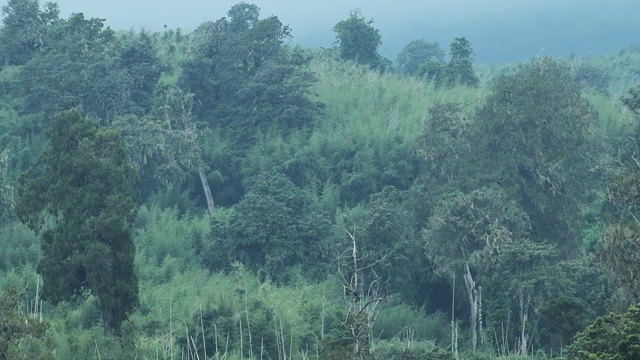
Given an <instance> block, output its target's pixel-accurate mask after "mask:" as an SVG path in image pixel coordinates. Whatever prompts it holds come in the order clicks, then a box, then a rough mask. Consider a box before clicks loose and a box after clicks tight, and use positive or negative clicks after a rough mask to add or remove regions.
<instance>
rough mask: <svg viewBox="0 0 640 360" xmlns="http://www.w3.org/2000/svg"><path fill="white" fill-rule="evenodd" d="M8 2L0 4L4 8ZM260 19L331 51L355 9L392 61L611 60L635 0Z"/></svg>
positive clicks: (122, 6)
mask: <svg viewBox="0 0 640 360" xmlns="http://www.w3.org/2000/svg"><path fill="white" fill-rule="evenodd" d="M6 1H7V0H0V4H1V5H5V4H6ZM41 2H45V0H41ZM57 2H58V4H59V5H60V8H61V11H62V15H63V16H64V17H67V16H68V15H69V14H70V13H72V12H83V13H84V14H85V16H87V17H99V18H105V19H106V20H107V24H108V25H109V26H111V28H113V29H132V28H133V29H139V28H142V27H144V28H146V29H149V30H162V29H163V26H164V25H167V26H168V27H169V28H178V27H179V28H182V29H183V30H186V31H191V30H193V29H194V28H196V27H197V26H198V25H199V24H201V23H202V22H204V21H208V20H216V19H219V18H221V17H223V16H225V15H226V12H227V10H229V8H230V7H231V6H233V5H234V4H236V3H237V2H238V1H234V0H180V1H176V0H173V1H171V0H109V1H106V0H101V1H97V0H59V1H57ZM249 2H252V3H255V4H257V5H258V6H259V7H260V8H261V9H262V11H261V15H262V16H263V17H265V16H269V15H276V16H278V17H279V18H280V20H281V21H282V22H283V23H285V24H288V25H290V26H291V28H292V29H293V35H294V40H293V41H294V43H300V44H302V45H304V46H323V47H329V46H332V43H333V40H334V34H333V32H332V31H331V28H332V27H333V25H334V24H335V23H337V22H338V21H340V20H342V19H344V18H346V17H347V16H348V14H349V11H351V10H353V9H360V10H361V12H362V15H363V16H365V17H366V18H368V19H370V18H372V19H373V20H374V24H373V25H374V26H375V27H376V28H378V29H379V30H380V33H381V34H382V37H383V45H382V47H381V49H380V52H381V53H382V54H383V55H385V56H387V57H389V58H390V59H391V60H394V59H395V55H396V54H397V52H398V51H400V50H401V49H402V47H404V45H406V44H407V43H408V42H409V41H411V40H413V39H417V38H424V39H425V40H427V41H437V42H439V43H440V45H441V46H442V47H443V49H445V50H447V49H448V45H449V43H450V42H451V40H452V39H453V38H455V37H457V36H466V37H467V38H468V39H469V40H470V41H471V43H472V45H473V47H474V49H475V52H476V55H477V60H478V61H480V62H492V61H519V60H522V59H527V58H530V57H533V56H536V55H539V54H549V55H555V56H566V55H568V54H570V53H576V54H578V55H580V56H586V55H588V54H600V53H604V52H609V53H612V52H613V53H615V52H617V51H618V50H620V49H621V48H623V47H626V46H628V45H630V44H632V43H634V42H638V40H637V34H638V30H640V16H638V14H639V13H640V12H639V11H640V1H638V0H609V1H605V0H422V1H418V0H415V1H409V0H394V1H382V0H367V1H365V0H324V1H317V0H316V1H303V0H256V1H249Z"/></svg>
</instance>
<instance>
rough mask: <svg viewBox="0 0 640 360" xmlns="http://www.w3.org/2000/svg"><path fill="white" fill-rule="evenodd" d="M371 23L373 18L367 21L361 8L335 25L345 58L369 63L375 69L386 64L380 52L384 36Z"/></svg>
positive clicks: (337, 40) (360, 62)
mask: <svg viewBox="0 0 640 360" xmlns="http://www.w3.org/2000/svg"><path fill="white" fill-rule="evenodd" d="M371 24H373V20H369V21H367V20H366V19H365V18H364V17H363V16H361V14H360V10H354V11H351V12H350V13H349V18H348V19H346V20H342V21H340V22H338V23H337V24H336V25H335V26H334V27H333V32H335V33H336V43H337V44H338V48H339V49H340V57H341V58H342V59H343V60H349V61H354V62H356V63H358V64H362V65H368V66H370V67H371V68H374V69H376V68H381V67H382V66H383V65H384V61H383V60H382V57H381V56H380V55H379V54H378V47H379V46H380V45H382V36H381V35H380V31H378V29H376V28H374V27H373V26H372V25H371Z"/></svg>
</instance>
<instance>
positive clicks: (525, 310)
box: [519, 289, 529, 356]
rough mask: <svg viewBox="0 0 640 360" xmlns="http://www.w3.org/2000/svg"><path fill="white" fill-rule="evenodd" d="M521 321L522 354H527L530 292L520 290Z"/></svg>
mask: <svg viewBox="0 0 640 360" xmlns="http://www.w3.org/2000/svg"><path fill="white" fill-rule="evenodd" d="M519 295H520V322H521V324H522V331H521V334H520V356H527V348H528V347H529V344H528V338H527V333H526V325H527V320H528V318H529V293H528V292H526V291H524V290H522V289H521V290H520V294H519Z"/></svg>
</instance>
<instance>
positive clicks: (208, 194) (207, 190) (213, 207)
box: [198, 165, 216, 216]
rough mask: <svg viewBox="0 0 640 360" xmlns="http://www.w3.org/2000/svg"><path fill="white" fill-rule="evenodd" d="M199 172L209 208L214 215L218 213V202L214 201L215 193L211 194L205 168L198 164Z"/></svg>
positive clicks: (210, 213)
mask: <svg viewBox="0 0 640 360" xmlns="http://www.w3.org/2000/svg"><path fill="white" fill-rule="evenodd" d="M198 174H199V175H200V182H201V183H202V190H204V196H205V198H206V199H207V209H209V215H211V216H213V215H214V214H215V213H216V204H215V203H214V202H213V195H211V188H210V187H209V182H208V181H207V176H206V175H205V173H204V168H203V167H202V165H201V166H198Z"/></svg>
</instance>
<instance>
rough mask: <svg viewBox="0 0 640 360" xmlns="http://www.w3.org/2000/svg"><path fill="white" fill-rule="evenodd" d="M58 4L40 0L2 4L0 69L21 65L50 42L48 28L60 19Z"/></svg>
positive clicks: (17, 0)
mask: <svg viewBox="0 0 640 360" xmlns="http://www.w3.org/2000/svg"><path fill="white" fill-rule="evenodd" d="M59 13H60V10H59V9H58V4H57V3H55V2H47V3H46V4H44V6H43V7H41V6H40V2H39V1H38V0H9V1H8V2H7V5H4V6H3V7H2V24H3V25H4V26H3V27H2V28H0V44H2V45H1V46H0V68H1V67H2V66H6V65H22V64H24V63H26V62H27V61H29V59H31V57H33V56H34V54H35V53H36V52H37V51H38V50H40V49H41V48H43V47H45V46H46V45H48V40H49V39H48V30H49V27H50V26H51V25H52V24H53V23H55V22H56V21H57V20H58V14H59Z"/></svg>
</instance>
